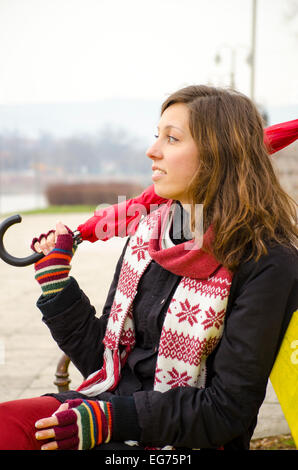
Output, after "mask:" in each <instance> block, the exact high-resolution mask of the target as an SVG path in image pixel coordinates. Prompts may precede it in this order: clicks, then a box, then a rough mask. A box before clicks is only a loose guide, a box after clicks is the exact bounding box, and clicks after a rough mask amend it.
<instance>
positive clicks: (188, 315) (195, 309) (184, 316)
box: [176, 299, 201, 326]
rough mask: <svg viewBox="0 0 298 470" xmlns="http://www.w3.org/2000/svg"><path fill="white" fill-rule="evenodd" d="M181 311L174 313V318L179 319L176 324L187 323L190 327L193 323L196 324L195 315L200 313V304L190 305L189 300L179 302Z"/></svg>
mask: <svg viewBox="0 0 298 470" xmlns="http://www.w3.org/2000/svg"><path fill="white" fill-rule="evenodd" d="M180 306H181V309H182V310H181V311H180V312H178V313H176V317H178V318H179V320H178V322H179V323H181V322H183V321H188V323H189V324H190V326H193V324H194V323H198V319H197V315H198V314H199V312H200V311H201V309H200V308H199V307H200V304H197V305H190V303H189V300H188V299H185V301H184V302H180Z"/></svg>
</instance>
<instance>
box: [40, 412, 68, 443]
mask: <svg viewBox="0 0 298 470" xmlns="http://www.w3.org/2000/svg"><path fill="white" fill-rule="evenodd" d="M68 408H69V404H68V403H62V405H61V406H59V408H58V410H57V411H56V413H59V412H60V411H65V410H68ZM58 424H59V423H58V419H57V417H56V416H55V413H54V415H53V416H50V417H49V418H43V419H40V420H38V421H36V423H35V427H36V429H38V431H37V432H36V433H35V437H36V439H37V440H38V441H42V440H44V439H46V440H48V439H53V440H52V441H51V442H47V443H46V444H44V445H43V446H41V450H57V449H58V444H57V442H56V441H55V438H56V435H55V429H54V428H52V427H51V426H58Z"/></svg>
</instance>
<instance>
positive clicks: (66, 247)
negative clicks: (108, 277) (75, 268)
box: [31, 222, 77, 295]
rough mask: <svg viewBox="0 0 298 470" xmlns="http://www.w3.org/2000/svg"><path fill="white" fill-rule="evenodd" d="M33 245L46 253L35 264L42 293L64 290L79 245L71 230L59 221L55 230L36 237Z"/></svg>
mask: <svg viewBox="0 0 298 470" xmlns="http://www.w3.org/2000/svg"><path fill="white" fill-rule="evenodd" d="M31 247H32V248H33V249H34V250H35V251H38V252H43V253H44V254H45V256H44V257H43V258H41V259H40V260H39V261H37V262H36V263H35V265H34V267H35V279H36V280H37V282H38V283H39V285H40V287H41V289H42V294H43V295H51V294H57V293H58V292H60V291H62V290H63V289H64V287H65V286H66V284H67V283H68V280H69V271H70V269H71V264H70V263H71V260H72V257H73V255H74V253H75V250H76V247H77V245H76V243H74V239H73V233H72V232H71V230H69V229H68V228H67V227H66V226H65V225H63V224H62V223H61V222H58V223H57V225H56V231H55V232H53V231H52V232H49V233H48V234H47V235H44V236H43V235H41V236H40V237H39V239H37V238H36V239H34V240H33V241H32V244H31Z"/></svg>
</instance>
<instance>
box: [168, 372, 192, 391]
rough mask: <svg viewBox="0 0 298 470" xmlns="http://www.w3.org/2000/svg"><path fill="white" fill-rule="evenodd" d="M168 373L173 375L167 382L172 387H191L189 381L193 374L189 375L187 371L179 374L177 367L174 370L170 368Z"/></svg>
mask: <svg viewBox="0 0 298 470" xmlns="http://www.w3.org/2000/svg"><path fill="white" fill-rule="evenodd" d="M167 373H168V374H169V375H170V377H171V380H169V381H168V382H167V385H170V387H171V388H175V387H189V383H188V381H189V380H190V379H191V376H190V375H187V372H186V371H184V372H181V373H180V374H179V372H178V371H177V370H176V369H175V367H173V368H172V370H168V371H167Z"/></svg>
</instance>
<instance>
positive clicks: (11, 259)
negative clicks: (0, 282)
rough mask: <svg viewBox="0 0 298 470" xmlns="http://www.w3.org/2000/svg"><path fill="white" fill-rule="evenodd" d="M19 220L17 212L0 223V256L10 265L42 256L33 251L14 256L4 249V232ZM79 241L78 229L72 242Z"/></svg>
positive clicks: (29, 261) (28, 263)
mask: <svg viewBox="0 0 298 470" xmlns="http://www.w3.org/2000/svg"><path fill="white" fill-rule="evenodd" d="M20 222H22V217H21V216H20V215H19V214H17V215H12V216H10V217H8V218H7V219H5V220H3V222H1V223H0V258H2V259H3V261H5V263H8V264H11V265H12V266H21V267H22V266H29V265H30V264H34V263H36V262H37V261H38V260H40V259H41V258H43V257H44V254H43V253H35V252H34V253H32V254H31V255H29V256H26V257H25V258H16V257H15V256H12V255H10V254H9V253H8V252H7V251H6V249H5V248H4V244H3V237H4V234H5V232H6V230H7V229H8V228H9V227H10V226H11V225H14V224H19V223H20ZM81 241H82V239H81V236H80V233H79V232H78V231H76V232H74V242H75V243H76V244H77V245H78V244H79V243H81Z"/></svg>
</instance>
